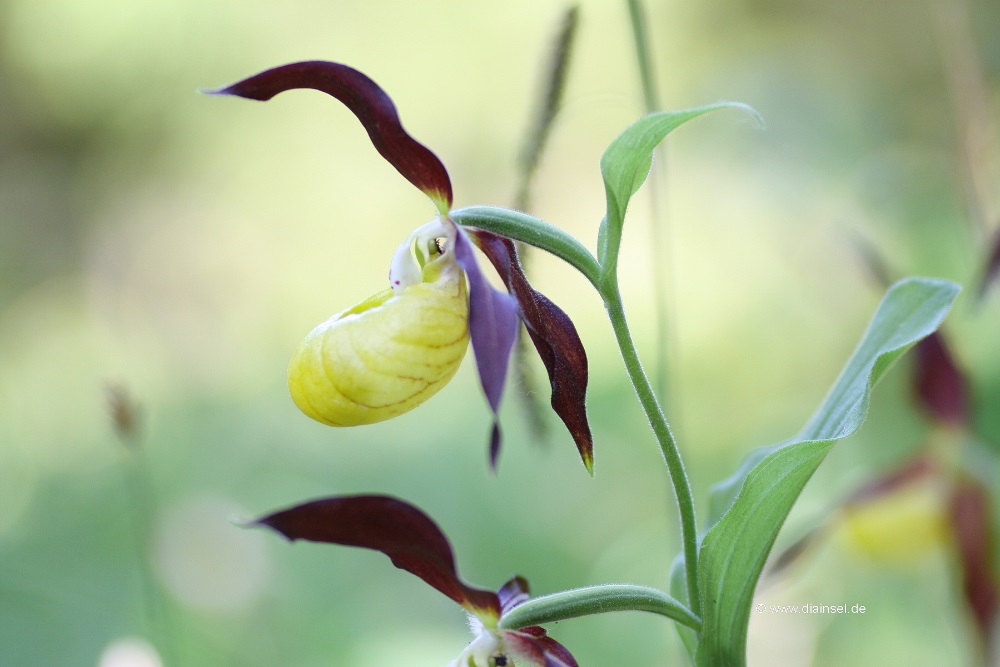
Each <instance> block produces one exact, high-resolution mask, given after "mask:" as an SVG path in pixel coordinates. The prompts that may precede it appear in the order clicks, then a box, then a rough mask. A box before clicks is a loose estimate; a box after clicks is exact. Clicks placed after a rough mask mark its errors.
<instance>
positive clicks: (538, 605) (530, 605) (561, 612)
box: [498, 584, 701, 632]
mask: <svg viewBox="0 0 1000 667" xmlns="http://www.w3.org/2000/svg"><path fill="white" fill-rule="evenodd" d="M613 611H646V612H650V613H653V614H660V615H661V616H666V617H667V618H672V619H673V620H675V621H677V622H678V623H680V624H681V625H684V626H687V627H689V628H691V629H692V630H694V631H696V632H697V631H698V630H701V619H700V618H698V617H697V616H695V615H694V614H692V613H691V610H690V609H688V608H687V607H685V606H684V605H683V604H681V603H680V602H679V601H678V600H676V599H674V598H672V597H671V596H669V595H667V594H666V593H664V592H663V591H658V590H656V589H655V588H649V587H648V586H635V585H633V584H604V585H601V586H587V587H584V588H574V589H573V590H569V591H562V592H560V593H553V594H551V595H543V596H541V597H537V598H532V599H530V600H528V601H527V602H525V603H523V604H521V605H518V606H517V607H514V608H513V609H512V610H510V611H509V612H507V613H506V614H504V615H503V616H502V617H501V618H500V621H499V623H498V626H499V627H500V628H505V629H508V630H517V629H518V628H523V627H527V626H529V625H542V624H544V623H554V622H556V621H562V620H565V619H568V618H578V617H580V616H588V615H590V614H605V613H608V612H613Z"/></svg>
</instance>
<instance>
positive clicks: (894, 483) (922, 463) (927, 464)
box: [844, 455, 937, 506]
mask: <svg viewBox="0 0 1000 667" xmlns="http://www.w3.org/2000/svg"><path fill="white" fill-rule="evenodd" d="M936 471H937V464H936V463H935V462H934V460H933V459H932V458H931V457H929V456H925V455H921V456H917V457H916V458H914V459H910V460H909V461H907V462H906V463H904V464H903V465H902V466H900V467H898V468H895V469H893V470H891V471H889V472H887V473H885V474H883V475H880V476H879V477H876V478H875V479H873V480H871V481H869V482H868V483H867V484H865V485H864V486H862V487H861V488H860V489H858V490H857V491H855V492H854V493H852V494H851V495H850V496H849V497H848V498H847V500H846V501H845V502H844V505H847V506H850V505H859V504H862V503H866V502H869V501H872V500H876V499H878V498H881V497H882V496H884V495H885V494H887V493H891V492H893V491H898V490H899V489H902V488H904V487H906V486H908V485H910V484H915V483H917V482H919V481H921V480H923V479H925V478H926V477H927V476H928V475H931V474H933V473H935V472H936Z"/></svg>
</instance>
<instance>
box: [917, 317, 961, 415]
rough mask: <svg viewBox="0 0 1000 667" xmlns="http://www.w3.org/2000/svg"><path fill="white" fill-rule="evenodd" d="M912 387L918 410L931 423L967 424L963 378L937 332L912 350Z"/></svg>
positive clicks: (942, 338)
mask: <svg viewBox="0 0 1000 667" xmlns="http://www.w3.org/2000/svg"><path fill="white" fill-rule="evenodd" d="M914 354H915V355H916V369H915V374H914V378H913V386H914V390H915V392H916V395H917V400H918V401H919V403H920V406H921V407H922V408H923V409H924V410H925V411H926V412H927V413H928V414H929V415H930V416H931V417H933V418H934V419H936V420H938V421H940V422H943V423H945V424H948V425H950V426H961V425H962V424H965V423H966V422H967V421H968V415H969V413H968V410H969V406H968V401H967V391H966V381H965V376H964V375H963V373H962V371H960V370H959V369H958V366H957V365H956V364H955V360H954V358H953V357H952V356H951V352H950V351H949V350H948V346H947V344H946V343H945V341H944V337H943V336H942V335H941V333H940V332H935V333H932V334H931V335H930V336H928V337H927V338H924V339H923V340H922V341H920V342H919V343H917V345H916V348H915V349H914Z"/></svg>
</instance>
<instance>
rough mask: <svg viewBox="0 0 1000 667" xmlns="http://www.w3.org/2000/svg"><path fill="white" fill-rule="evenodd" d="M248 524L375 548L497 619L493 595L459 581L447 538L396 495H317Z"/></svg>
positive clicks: (497, 607) (471, 607)
mask: <svg viewBox="0 0 1000 667" xmlns="http://www.w3.org/2000/svg"><path fill="white" fill-rule="evenodd" d="M252 525H260V526H267V527H268V528H271V529H273V530H276V531H278V532H279V533H281V534H282V535H284V536H285V537H287V538H288V539H289V540H292V541H295V540H308V541H310V542H325V543H328V544H340V545H344V546H351V547H363V548H365V549H374V550H375V551H381V552H382V553H384V554H385V555H386V556H388V557H389V558H390V559H391V560H392V564H393V565H395V566H396V567H398V568H399V569H401V570H406V571H407V572H410V573H412V574H415V575H417V576H418V577H420V578H421V579H423V580H424V581H426V582H427V583H428V584H430V585H431V586H433V587H434V588H436V589H437V590H439V591H441V592H442V593H444V594H445V595H447V596H448V597H450V598H451V599H452V600H454V601H455V602H457V603H459V604H460V605H462V606H463V607H465V608H466V609H467V610H468V611H469V612H471V613H473V614H475V615H476V616H479V617H489V618H492V619H496V618H499V613H500V600H499V597H498V596H497V594H496V593H494V592H493V591H487V590H482V589H479V588H475V587H472V586H469V585H467V584H466V583H464V582H463V581H462V580H461V579H459V578H458V572H457V570H456V568H455V558H454V555H453V554H452V550H451V545H450V544H449V543H448V538H447V537H445V535H444V533H443V532H441V529H440V528H438V526H437V524H436V523H434V521H433V520H432V519H431V518H430V517H428V516H427V515H426V514H424V513H423V512H422V511H421V510H419V509H417V508H416V507H414V506H413V505H410V504H409V503H407V502H404V501H402V500H399V499H397V498H391V497H389V496H378V495H368V496H338V497H331V498H321V499H319V500H313V501H311V502H307V503H304V504H302V505H297V506H295V507H291V508H289V509H286V510H283V511H280V512H276V513H274V514H270V515H268V516H265V517H262V518H260V519H258V520H257V521H255V522H253V524H252Z"/></svg>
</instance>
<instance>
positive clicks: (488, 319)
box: [452, 223, 519, 470]
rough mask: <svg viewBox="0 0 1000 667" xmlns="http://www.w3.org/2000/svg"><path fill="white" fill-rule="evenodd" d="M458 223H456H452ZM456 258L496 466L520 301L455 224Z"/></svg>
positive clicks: (492, 464) (490, 453)
mask: <svg viewBox="0 0 1000 667" xmlns="http://www.w3.org/2000/svg"><path fill="white" fill-rule="evenodd" d="M452 224H454V223H452ZM455 228H456V229H457V232H458V233H457V234H456V237H455V259H457V260H458V263H459V264H461V266H462V268H463V269H464V270H465V275H466V276H467V277H468V279H469V337H470V338H471V339H472V351H473V352H474V353H475V355H476V368H477V369H478V370H479V381H480V382H481V383H482V385H483V392H484V393H485V394H486V400H487V401H488V402H489V404H490V409H491V410H493V431H492V434H491V436H490V447H489V458H490V467H491V468H492V469H494V470H495V469H496V462H497V457H498V456H499V454H500V425H499V423H498V417H497V410H498V409H499V407H500V398H501V397H502V396H503V388H504V385H505V384H506V382H507V369H508V367H509V366H510V355H511V352H512V351H513V350H514V342H515V341H516V340H517V330H518V327H519V319H518V312H517V301H516V300H515V299H514V297H513V296H511V295H510V294H507V293H505V292H501V291H499V290H497V289H494V288H493V286H492V285H490V284H489V282H488V281H487V280H486V276H484V275H483V272H482V271H481V270H480V268H479V264H478V262H476V257H475V254H474V253H473V249H472V243H471V242H470V241H469V237H468V236H467V235H466V233H465V231H464V230H463V229H462V228H461V227H459V226H458V225H455Z"/></svg>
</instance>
